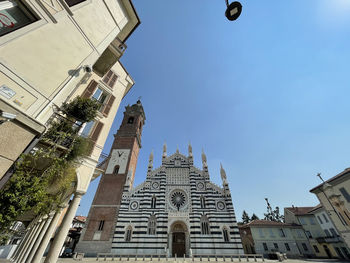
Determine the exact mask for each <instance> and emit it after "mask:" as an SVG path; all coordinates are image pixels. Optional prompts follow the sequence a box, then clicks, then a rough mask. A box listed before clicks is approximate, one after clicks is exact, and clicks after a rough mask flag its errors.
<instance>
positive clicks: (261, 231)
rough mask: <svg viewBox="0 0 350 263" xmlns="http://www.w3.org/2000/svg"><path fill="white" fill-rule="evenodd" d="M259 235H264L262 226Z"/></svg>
mask: <svg viewBox="0 0 350 263" xmlns="http://www.w3.org/2000/svg"><path fill="white" fill-rule="evenodd" d="M259 235H260V237H264V232H263V230H262V229H261V228H259Z"/></svg>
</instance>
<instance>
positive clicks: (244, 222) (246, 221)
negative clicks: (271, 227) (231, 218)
mask: <svg viewBox="0 0 350 263" xmlns="http://www.w3.org/2000/svg"><path fill="white" fill-rule="evenodd" d="M242 221H243V224H248V223H249V222H250V218H249V215H248V213H247V212H246V211H245V210H243V214H242Z"/></svg>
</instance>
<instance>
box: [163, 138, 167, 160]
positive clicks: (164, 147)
mask: <svg viewBox="0 0 350 263" xmlns="http://www.w3.org/2000/svg"><path fill="white" fill-rule="evenodd" d="M163 157H166V142H164V144H163Z"/></svg>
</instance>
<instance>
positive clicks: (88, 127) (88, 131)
mask: <svg viewBox="0 0 350 263" xmlns="http://www.w3.org/2000/svg"><path fill="white" fill-rule="evenodd" d="M94 124H95V121H90V122H88V123H86V124H85V126H84V128H83V130H82V132H81V136H83V137H89V135H90V134H91V131H92V128H93V127H94Z"/></svg>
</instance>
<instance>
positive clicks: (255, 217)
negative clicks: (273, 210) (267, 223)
mask: <svg viewBox="0 0 350 263" xmlns="http://www.w3.org/2000/svg"><path fill="white" fill-rule="evenodd" d="M250 220H251V221H253V220H259V217H258V216H257V215H256V214H254V213H253V215H252V217H251V218H250Z"/></svg>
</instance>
